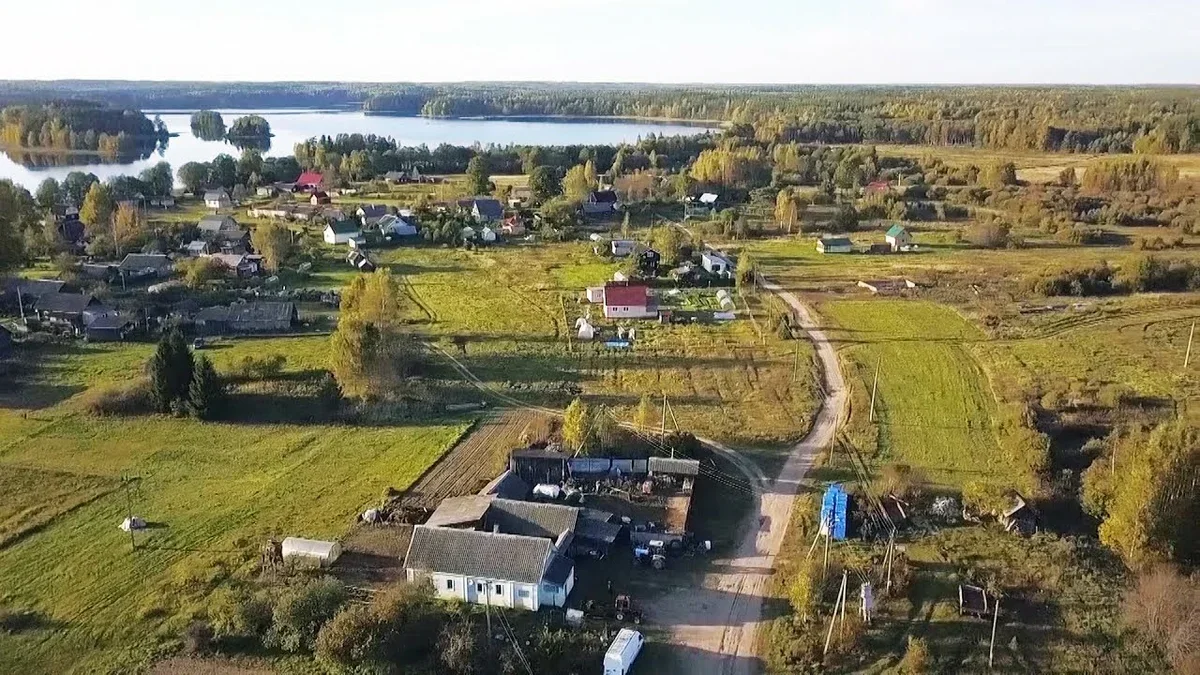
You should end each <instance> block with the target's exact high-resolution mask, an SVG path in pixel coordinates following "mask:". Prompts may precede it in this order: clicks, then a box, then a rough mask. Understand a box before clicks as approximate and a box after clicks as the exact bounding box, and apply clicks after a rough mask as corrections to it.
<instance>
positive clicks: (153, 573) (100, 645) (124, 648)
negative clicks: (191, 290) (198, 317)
mask: <svg viewBox="0 0 1200 675" xmlns="http://www.w3.org/2000/svg"><path fill="white" fill-rule="evenodd" d="M324 342H325V341H324V339H322V338H296V339H273V340H247V341H237V342H232V343H222V344H219V345H218V348H216V349H213V350H211V351H210V352H209V353H210V354H211V355H212V356H213V358H214V360H215V361H216V362H217V364H218V367H222V366H225V365H230V364H233V363H235V362H236V360H237V359H239V358H241V357H242V356H244V355H248V354H253V355H255V356H257V357H262V356H264V355H267V354H271V353H283V354H285V355H287V356H288V358H289V363H288V369H289V371H302V370H305V369H308V368H311V367H317V366H319V365H320V364H322V363H323V359H322V358H321V354H322V349H321V346H322V345H323V344H324ZM149 351H150V347H149V346H143V345H135V346H105V347H87V348H82V349H79V350H67V351H63V352H60V353H57V354H54V355H53V356H52V357H51V358H50V359H49V360H50V361H51V362H52V363H51V364H49V365H48V367H47V368H46V369H45V370H42V371H39V372H38V373H37V374H36V375H35V376H34V377H36V378H39V379H40V380H41V382H40V386H41V387H42V388H41V389H37V387H38V386H39V383H34V384H31V385H30V386H31V387H32V388H33V389H34V390H35V391H37V392H38V396H37V397H35V398H32V399H28V403H24V404H23V403H21V401H22V400H23V399H22V397H21V390H18V391H16V392H11V395H6V396H4V397H0V430H2V431H3V434H2V438H3V440H2V441H0V605H4V606H6V607H15V608H22V609H32V610H36V611H38V612H39V613H40V614H41V615H42V616H43V617H44V619H45V620H46V622H48V625H47V626H46V627H45V628H42V629H37V630H33V631H30V632H26V633H22V634H19V635H2V634H0V654H3V655H5V656H4V659H3V660H4V663H5V668H6V669H11V671H12V672H65V671H68V670H77V671H99V672H110V671H114V670H121V669H124V668H127V667H129V666H132V665H136V664H142V663H146V662H148V661H149V660H150V659H152V658H153V657H154V655H155V654H156V653H157V652H158V651H159V650H160V649H161V648H162V647H163V645H170V644H172V643H174V641H175V640H177V639H178V635H179V632H180V630H181V629H182V627H183V626H184V625H186V621H187V620H188V619H189V616H190V615H191V613H193V612H195V611H198V609H199V607H200V606H201V603H202V600H203V597H204V596H205V595H206V594H207V593H208V592H209V591H211V590H212V589H213V588H215V587H216V586H217V585H219V584H220V582H221V580H222V579H224V578H226V577H227V576H230V575H247V574H250V573H251V572H252V571H253V569H254V565H255V564H256V562H257V555H258V550H259V548H260V547H261V546H262V544H263V543H264V542H265V541H266V539H267V538H268V537H271V536H275V537H280V536H287V535H296V536H310V537H318V538H330V537H338V536H340V535H341V534H342V533H343V532H345V531H346V530H347V529H348V527H349V526H350V525H351V524H352V523H353V520H354V517H355V515H356V514H357V513H358V512H359V511H360V509H362V508H363V507H364V506H366V505H368V504H371V503H375V502H376V501H377V500H378V499H379V498H380V496H381V494H382V493H383V491H384V489H385V488H387V487H396V488H401V489H402V488H404V487H406V486H407V485H409V484H410V483H411V482H412V481H414V480H415V479H416V478H417V477H418V476H419V475H420V474H421V473H422V472H423V471H424V470H425V469H426V468H427V467H428V466H429V465H430V464H432V463H433V462H434V461H435V460H436V459H437V458H438V457H440V456H441V454H442V453H443V452H445V451H446V450H447V449H449V447H450V446H451V445H453V443H454V441H455V440H456V439H457V438H458V437H459V436H460V435H461V433H462V432H463V430H464V429H465V427H466V424H465V423H463V422H459V421H453V420H447V421H443V422H437V421H434V422H427V423H421V424H412V425H407V426H406V425H400V426H386V427H344V426H321V425H300V424H271V425H266V424H214V423H200V422H195V421H192V420H187V419H172V418H168V417H161V416H149V417H139V418H131V419H123V418H94V417H91V416H88V415H85V414H84V413H82V412H80V411H79V410H78V408H77V406H75V405H74V398H73V397H74V396H75V395H76V394H77V392H78V391H80V390H82V388H83V387H85V386H91V385H94V384H98V383H103V382H106V381H116V380H121V379H125V378H127V377H128V376H129V372H130V369H134V370H135V371H136V369H138V368H140V364H141V362H142V361H143V360H144V359H145V357H146V355H148V353H149ZM235 402H236V399H235ZM27 405H34V408H33V409H28V408H27V407H25V406H27ZM122 476H136V477H137V480H136V481H134V482H132V483H129V484H128V485H129V487H125V486H124V484H122V482H121V478H122ZM127 508H131V509H132V511H133V512H134V513H135V514H136V515H138V516H140V517H142V518H145V519H146V520H147V521H149V522H150V523H152V524H153V527H152V528H151V529H150V530H149V531H148V532H146V533H142V534H139V535H138V549H137V550H136V551H132V552H131V551H130V542H129V537H128V535H127V534H125V533H124V532H121V531H120V530H119V529H118V528H117V525H119V524H120V522H121V520H122V518H124V516H125V514H126V512H127Z"/></svg>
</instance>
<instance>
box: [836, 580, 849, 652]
mask: <svg viewBox="0 0 1200 675" xmlns="http://www.w3.org/2000/svg"><path fill="white" fill-rule="evenodd" d="M847 574H849V573H848V572H847V571H846V570H844V569H843V570H842V616H841V619H839V620H838V638H839V639H840V638H841V637H842V634H843V633H844V632H845V630H846V582H847V578H846V576H847Z"/></svg>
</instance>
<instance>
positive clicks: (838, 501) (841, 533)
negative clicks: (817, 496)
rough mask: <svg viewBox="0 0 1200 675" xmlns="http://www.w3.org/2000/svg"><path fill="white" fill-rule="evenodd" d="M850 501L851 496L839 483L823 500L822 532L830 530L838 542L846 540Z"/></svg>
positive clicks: (829, 490) (831, 487) (826, 492)
mask: <svg viewBox="0 0 1200 675" xmlns="http://www.w3.org/2000/svg"><path fill="white" fill-rule="evenodd" d="M849 500H850V498H849V495H847V494H846V491H845V490H844V489H842V486H841V485H839V484H837V483H834V484H833V485H830V486H829V489H827V490H825V497H824V498H823V499H822V500H821V531H822V532H825V531H826V530H828V531H829V533H830V535H831V536H832V538H833V539H836V540H838V541H842V540H844V539H845V538H846V522H847V516H846V512H847V510H848V509H847V506H848V504H849Z"/></svg>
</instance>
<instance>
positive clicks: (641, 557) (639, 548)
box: [633, 539, 667, 570]
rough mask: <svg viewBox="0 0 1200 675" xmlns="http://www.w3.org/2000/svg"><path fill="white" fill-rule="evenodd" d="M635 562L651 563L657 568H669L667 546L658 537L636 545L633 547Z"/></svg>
mask: <svg viewBox="0 0 1200 675" xmlns="http://www.w3.org/2000/svg"><path fill="white" fill-rule="evenodd" d="M633 563H634V564H635V565H641V564H643V563H649V565H650V566H651V567H653V568H654V569H656V570H664V569H666V568H667V547H666V545H665V544H664V543H663V542H662V541H661V540H658V539H655V540H652V541H650V542H648V543H646V544H644V545H640V544H639V545H635V546H634V547H633Z"/></svg>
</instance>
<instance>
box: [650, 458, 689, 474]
mask: <svg viewBox="0 0 1200 675" xmlns="http://www.w3.org/2000/svg"><path fill="white" fill-rule="evenodd" d="M649 468H650V471H651V472H653V473H665V474H671V475H675V476H696V475H699V474H700V462H699V460H695V459H674V458H671V457H651V458H650V462H649Z"/></svg>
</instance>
